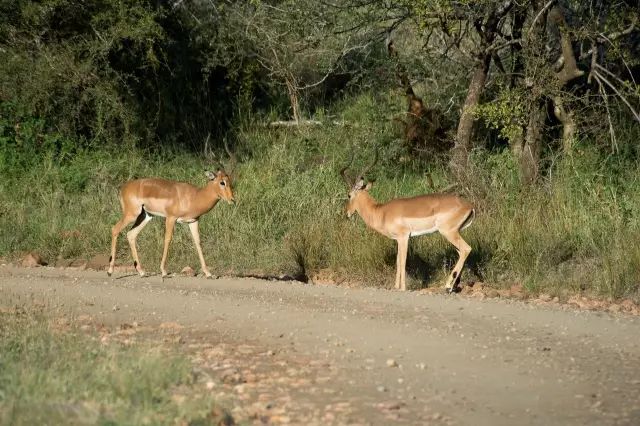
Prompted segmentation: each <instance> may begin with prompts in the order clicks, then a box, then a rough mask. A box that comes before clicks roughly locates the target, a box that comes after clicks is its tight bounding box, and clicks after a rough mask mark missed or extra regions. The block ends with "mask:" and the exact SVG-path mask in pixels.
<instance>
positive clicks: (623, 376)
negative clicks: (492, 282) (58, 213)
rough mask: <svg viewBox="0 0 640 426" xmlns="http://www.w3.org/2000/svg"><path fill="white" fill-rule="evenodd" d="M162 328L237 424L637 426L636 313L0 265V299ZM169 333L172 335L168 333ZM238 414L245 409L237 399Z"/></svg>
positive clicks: (639, 330)
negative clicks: (168, 328) (169, 328)
mask: <svg viewBox="0 0 640 426" xmlns="http://www.w3.org/2000/svg"><path fill="white" fill-rule="evenodd" d="M32 302H36V303H44V304H46V305H47V306H48V307H49V308H52V309H53V308H55V309H58V310H62V311H65V312H67V313H72V314H74V315H89V316H91V317H92V318H94V319H96V320H97V321H101V322H104V323H106V324H112V325H117V324H121V323H134V322H135V323H137V324H144V325H148V326H154V325H155V326H157V325H160V324H163V326H164V325H165V324H168V323H170V324H175V327H176V328H177V329H178V331H177V332H176V333H178V334H181V335H182V336H183V337H181V339H185V340H183V342H184V348H185V349H184V350H185V351H191V352H192V353H193V354H195V355H194V356H195V357H196V358H198V359H199V360H200V361H202V362H203V365H204V366H205V370H206V367H208V368H209V369H208V371H209V373H205V374H210V375H211V378H212V379H211V382H210V383H209V384H208V387H209V388H211V391H212V392H214V393H216V394H217V395H219V396H220V397H221V398H223V399H225V398H226V401H227V403H228V404H232V405H233V406H235V407H236V410H235V411H236V413H240V415H239V416H240V417H241V418H242V416H243V415H244V416H246V418H249V419H250V418H251V416H250V415H248V414H247V413H249V412H250V411H251V410H252V409H256V407H257V406H258V405H260V406H261V407H262V408H261V409H262V410H263V411H269V410H271V417H269V416H267V417H260V416H259V415H257V414H254V415H253V418H256V417H257V418H258V419H262V420H264V421H268V422H271V423H282V422H291V423H294V424H314V423H315V424H331V423H334V424H345V423H354V424H389V423H392V422H398V423H405V424H460V425H515V424H517V425H529V424H540V425H543V424H544V425H554V424H557V425H571V424H575V425H578V424H579V425H587V424H594V425H596V424H597V425H605V424H615V425H623V424H629V425H632V424H635V425H638V424H640V320H639V319H638V318H637V317H635V318H634V317H627V316H623V315H619V316H614V315H611V314H608V313H597V312H578V311H566V310H560V309H557V308H545V307H539V306H533V305H528V304H525V303H522V302H508V301H502V300H484V301H478V300H474V299H471V298H466V297H461V296H456V295H452V296H448V295H435V294H419V293H415V292H407V293H401V292H395V291H389V290H375V289H345V288H339V287H321V286H312V285H305V284H301V283H295V282H269V281H261V280H254V279H217V280H205V279H202V278H187V277H174V278H170V279H166V280H164V281H162V280H161V278H160V277H159V276H152V277H147V278H139V277H137V276H130V275H129V276H120V277H115V279H114V278H108V277H107V276H106V273H100V272H91V271H70V270H59V269H52V268H37V269H19V268H13V267H10V266H2V267H0V305H15V304H22V303H32ZM183 327H184V328H183ZM252 407H253V408H252Z"/></svg>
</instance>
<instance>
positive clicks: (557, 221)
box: [0, 96, 640, 298]
mask: <svg viewBox="0 0 640 426" xmlns="http://www.w3.org/2000/svg"><path fill="white" fill-rule="evenodd" d="M379 102H380V99H377V98H374V97H373V96H361V97H360V98H358V99H356V100H353V101H351V102H345V104H344V105H342V106H341V108H339V109H338V113H339V119H340V120H344V122H345V124H344V125H333V124H331V123H330V120H327V122H326V123H325V125H323V126H318V127H303V128H296V129H284V128H283V129H273V128H268V127H259V126H254V127H248V128H247V129H245V130H243V131H241V132H240V134H239V140H240V146H241V152H242V153H244V155H243V157H242V159H243V161H242V163H241V164H240V166H239V170H238V172H239V176H238V178H237V180H236V182H235V186H234V190H235V192H236V199H237V200H238V203H237V205H236V206H229V205H226V204H223V203H222V202H221V203H220V204H219V205H218V206H217V207H216V208H215V209H214V210H213V211H212V212H211V213H209V214H207V215H206V216H204V217H203V218H202V219H201V236H202V240H203V249H204V252H205V257H206V258H207V262H208V263H209V264H210V267H212V269H213V270H215V271H217V272H218V273H220V274H222V273H227V272H236V273H247V272H258V271H259V272H263V273H274V274H281V273H288V274H294V275H301V274H305V275H307V276H310V275H313V274H314V273H316V272H317V271H320V270H323V269H329V270H331V271H333V273H334V275H337V276H339V277H341V278H345V279H348V280H352V281H358V282H362V283H368V284H370V285H386V286H389V285H390V284H391V283H392V281H393V274H394V270H395V249H396V247H395V242H393V241H391V240H388V239H386V238H384V237H382V236H380V235H378V234H376V233H375V232H373V231H371V230H369V229H367V228H366V227H365V226H364V224H363V223H362V221H361V220H359V219H358V220H355V221H348V220H347V219H346V217H345V215H344V214H343V208H344V202H345V200H346V188H345V186H344V184H343V182H342V180H341V179H340V177H339V174H338V170H339V169H340V167H341V166H342V165H343V164H345V162H346V161H347V160H348V158H349V156H350V154H351V153H352V152H353V153H355V154H356V155H355V162H354V166H353V168H354V169H357V168H358V167H361V166H363V165H364V164H365V163H367V162H368V161H369V160H370V159H371V157H372V155H373V151H374V149H376V148H377V149H379V151H380V153H381V155H380V157H381V161H380V163H379V165H378V167H377V168H376V170H374V171H373V175H372V177H373V178H375V179H376V181H375V184H374V186H373V189H372V195H373V196H374V197H375V198H377V199H378V200H380V201H386V200H388V199H390V198H393V197H400V196H412V195H417V194H420V193H425V192H429V191H431V190H432V189H431V188H429V187H428V185H427V179H426V178H425V175H426V173H427V172H428V173H429V174H430V176H431V177H432V180H433V182H435V186H436V189H438V188H444V187H445V186H447V185H449V184H450V183H451V181H450V177H449V175H448V173H447V171H446V166H445V165H443V164H438V163H437V162H434V163H433V164H432V165H431V166H428V167H427V166H423V165H420V164H416V163H413V162H412V161H411V160H410V159H408V158H407V157H406V155H403V153H402V148H401V144H400V141H398V140H397V139H396V134H395V132H394V129H393V128H392V126H391V125H390V124H385V123H389V120H386V119H384V118H383V117H381V115H380V111H381V110H384V109H385V108H387V107H388V106H382V107H380V106H377V103H379ZM629 137H632V135H630V136H629ZM206 166H207V163H206V162H205V161H204V160H203V158H201V157H200V156H198V155H194V154H187V153H181V152H165V153H164V154H161V155H148V154H145V153H144V152H142V151H140V150H137V149H134V148H129V149H128V150H125V152H110V151H108V150H106V149H105V150H97V151H93V152H82V153H78V154H77V155H75V156H74V157H73V158H71V159H69V160H68V161H66V162H65V163H64V164H62V165H59V164H56V163H55V162H54V161H53V160H47V159H44V160H43V161H42V162H40V163H38V165H37V166H35V167H31V168H28V169H26V170H23V171H22V172H20V173H18V174H10V173H5V174H6V175H7V178H6V179H3V181H2V182H1V183H0V197H1V199H2V203H1V204H0V211H1V212H0V256H8V255H11V254H15V253H18V252H20V251H23V250H32V249H33V250H38V251H40V252H41V253H42V254H44V255H45V257H47V258H48V259H50V260H54V259H55V258H57V257H64V258H69V257H85V258H86V257H91V256H93V255H96V254H106V253H108V250H109V243H110V228H111V226H112V225H113V224H114V223H115V222H116V221H117V220H118V219H119V216H120V211H119V209H120V206H119V203H118V201H117V188H118V186H119V185H120V184H121V183H123V182H124V181H126V180H127V179H131V178H133V177H141V176H163V177H166V178H171V179H178V180H184V181H188V182H192V183H194V184H197V185H203V184H204V183H205V178H204V175H203V173H202V170H203V168H204V167H206ZM467 173H468V175H469V176H468V177H469V179H467V181H468V182H471V183H470V184H469V185H466V186H465V187H458V188H457V189H456V190H457V191H458V192H460V193H461V194H462V195H464V196H466V197H467V198H469V199H470V200H471V201H473V202H474V203H475V204H476V206H477V209H478V215H477V219H476V221H475V222H474V224H473V225H472V226H471V227H470V228H468V229H467V230H465V231H464V233H463V235H464V237H465V239H467V241H468V242H469V243H470V245H471V246H472V247H473V251H472V254H471V256H470V258H469V269H468V270H467V271H468V272H467V275H466V278H465V279H467V278H468V279H482V280H484V281H486V282H488V283H491V284H492V285H495V286H504V285H510V284H512V283H514V282H520V283H523V284H524V285H525V286H526V287H527V288H528V289H529V290H531V291H533V292H538V291H548V292H552V293H555V294H563V293H567V292H576V291H578V292H582V291H586V292H593V293H598V294H602V295H607V296H611V297H635V298H637V297H638V283H639V282H640V272H638V271H640V268H639V267H640V244H638V242H640V232H639V217H640V213H638V212H640V194H639V193H638V191H637V190H635V185H634V183H635V182H637V181H638V180H639V179H640V170H639V169H638V167H637V166H636V165H635V163H634V162H633V161H631V160H625V159H623V158H621V157H605V156H604V155H603V154H601V153H600V152H599V151H597V150H596V149H595V148H589V147H588V146H587V145H586V144H585V146H580V145H578V146H577V148H576V150H575V152H574V153H573V154H572V155H568V156H564V157H562V158H559V159H557V160H556V161H555V162H554V163H553V164H552V165H550V166H549V167H548V168H547V169H545V171H544V176H543V177H542V179H541V183H540V184H539V185H537V186H533V187H529V188H527V187H522V186H521V185H520V184H519V181H518V174H517V168H516V164H515V162H514V160H513V158H512V157H511V155H510V153H509V152H508V151H501V152H488V151H483V150H479V151H477V152H475V153H474V154H473V156H472V161H471V167H470V169H469V170H468V172H467ZM155 222H156V223H155V224H154V222H152V224H150V225H149V226H147V228H145V230H144V232H142V233H141V234H140V237H139V239H138V241H139V246H140V250H139V251H140V253H141V260H142V262H143V264H144V265H145V266H146V268H147V269H148V270H149V271H153V270H154V269H155V270H157V269H158V263H159V259H160V256H161V250H162V241H163V233H164V230H163V224H162V223H161V221H160V220H156V221H155ZM74 231H75V232H74ZM456 258H457V253H456V252H455V250H454V249H453V247H452V246H451V245H450V244H449V243H447V242H446V241H445V240H444V239H443V238H441V237H440V236H438V235H435V236H424V237H420V238H415V239H413V240H412V242H411V251H410V256H409V270H410V276H411V277H412V282H411V286H412V287H414V288H416V287H422V286H426V285H434V284H438V283H440V282H441V281H443V279H444V277H445V275H446V273H447V271H448V269H449V268H450V267H451V266H452V265H453V263H454V262H455V260H456ZM130 259H131V258H130V254H129V249H128V245H127V243H126V239H125V238H121V239H120V242H119V246H118V260H119V261H120V262H126V263H128V262H131V260H130ZM186 264H190V265H192V266H196V265H198V262H197V256H196V252H195V249H194V247H193V243H192V241H191V239H190V234H189V232H188V229H186V227H178V229H177V232H176V233H175V237H174V241H173V242H172V245H171V249H170V255H169V267H170V269H171V270H173V271H177V270H179V269H181V268H182V267H183V266H185V265H186Z"/></svg>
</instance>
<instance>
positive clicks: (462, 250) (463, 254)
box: [440, 230, 471, 293]
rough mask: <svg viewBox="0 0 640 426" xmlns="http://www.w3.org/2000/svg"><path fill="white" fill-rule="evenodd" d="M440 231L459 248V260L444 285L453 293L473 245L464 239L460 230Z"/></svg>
mask: <svg viewBox="0 0 640 426" xmlns="http://www.w3.org/2000/svg"><path fill="white" fill-rule="evenodd" d="M440 233H441V234H442V236H444V237H445V238H446V239H447V241H449V242H450V243H451V244H453V245H454V246H455V248H456V250H458V261H457V262H456V265H455V266H454V267H453V271H451V275H449V278H447V281H446V283H445V285H444V287H445V289H447V290H449V293H452V292H453V290H454V288H455V286H456V283H457V281H458V280H459V279H460V274H461V273H462V268H463V266H464V262H465V260H467V257H468V256H469V253H471V246H470V245H469V244H467V242H466V241H465V240H463V239H462V237H461V236H460V232H458V231H457V230H456V231H448V232H442V231H440Z"/></svg>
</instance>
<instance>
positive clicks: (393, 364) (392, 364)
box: [387, 358, 398, 367]
mask: <svg viewBox="0 0 640 426" xmlns="http://www.w3.org/2000/svg"><path fill="white" fill-rule="evenodd" d="M397 366H398V363H397V362H396V360H395V359H392V358H389V359H388V360H387V367H397Z"/></svg>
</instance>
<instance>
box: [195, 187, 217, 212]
mask: <svg viewBox="0 0 640 426" xmlns="http://www.w3.org/2000/svg"><path fill="white" fill-rule="evenodd" d="M198 200H200V202H201V203H202V205H203V207H204V208H205V211H209V210H211V209H212V208H214V207H215V205H216V204H217V203H218V201H220V194H218V191H217V187H216V185H215V184H214V183H213V181H209V182H208V183H207V184H206V185H205V186H204V187H203V188H200V189H199V190H198Z"/></svg>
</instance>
